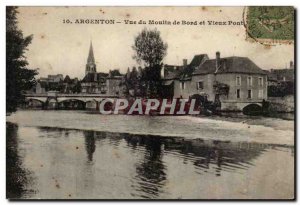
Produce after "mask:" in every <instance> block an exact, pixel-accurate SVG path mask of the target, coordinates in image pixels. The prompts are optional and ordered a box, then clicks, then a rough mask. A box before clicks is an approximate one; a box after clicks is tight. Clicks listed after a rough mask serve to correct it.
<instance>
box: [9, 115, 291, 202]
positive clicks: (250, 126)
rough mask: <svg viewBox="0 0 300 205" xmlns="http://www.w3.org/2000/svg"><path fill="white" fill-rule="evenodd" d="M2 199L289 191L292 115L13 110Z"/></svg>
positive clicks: (286, 194)
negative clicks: (198, 114)
mask: <svg viewBox="0 0 300 205" xmlns="http://www.w3.org/2000/svg"><path fill="white" fill-rule="evenodd" d="M6 127H7V197H8V198H15V199H291V198H293V197H294V121H293V120H286V119H278V118H263V117H251V118H250V117H243V118H240V119H238V120H236V118H235V119H234V120H232V119H228V118H225V117H216V118H213V117H212V118H202V117H200V118H199V117H192V116H176V117H174V116H127V115H99V114H92V113H88V112H86V111H43V110H19V111H17V112H16V113H14V114H12V115H11V116H8V117H7V124H6Z"/></svg>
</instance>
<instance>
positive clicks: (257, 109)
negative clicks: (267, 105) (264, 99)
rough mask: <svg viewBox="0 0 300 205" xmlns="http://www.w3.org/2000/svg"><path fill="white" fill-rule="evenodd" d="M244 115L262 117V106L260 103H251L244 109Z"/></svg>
mask: <svg viewBox="0 0 300 205" xmlns="http://www.w3.org/2000/svg"><path fill="white" fill-rule="evenodd" d="M242 111H243V114H245V115H261V114H262V111H263V110H262V105H260V104H258V103H249V104H248V105H246V106H245V107H244V108H243V109H242Z"/></svg>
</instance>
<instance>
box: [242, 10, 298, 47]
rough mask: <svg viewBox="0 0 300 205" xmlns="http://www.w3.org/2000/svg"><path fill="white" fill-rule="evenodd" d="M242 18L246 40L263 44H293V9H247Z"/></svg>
mask: <svg viewBox="0 0 300 205" xmlns="http://www.w3.org/2000/svg"><path fill="white" fill-rule="evenodd" d="M244 16H245V17H246V19H245V27H246V33H247V39H250V40H251V39H252V40H254V41H257V42H260V43H263V44H274V43H288V44H291V43H293V42H294V8H293V7H291V6H287V7H275V6H253V7H247V8H246V11H245V12H244Z"/></svg>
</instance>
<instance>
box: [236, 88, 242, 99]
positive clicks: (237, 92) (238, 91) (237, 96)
mask: <svg viewBox="0 0 300 205" xmlns="http://www.w3.org/2000/svg"><path fill="white" fill-rule="evenodd" d="M236 98H241V91H240V89H237V90H236Z"/></svg>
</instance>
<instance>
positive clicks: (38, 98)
mask: <svg viewBox="0 0 300 205" xmlns="http://www.w3.org/2000/svg"><path fill="white" fill-rule="evenodd" d="M116 98H118V96H109V95H105V94H86V93H78V94H65V93H56V92H48V93H41V94H35V93H33V94H25V101H26V102H27V105H29V106H30V105H33V104H34V103H33V102H35V103H36V102H39V103H40V106H41V107H42V108H44V109H47V108H50V109H51V108H52V109H56V108H64V107H66V106H70V107H71V108H72V107H78V106H79V107H81V108H82V109H84V108H87V109H88V108H91V109H96V108H98V106H99V104H100V102H101V101H102V100H104V99H111V100H113V99H116ZM37 104H38V103H37Z"/></svg>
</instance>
